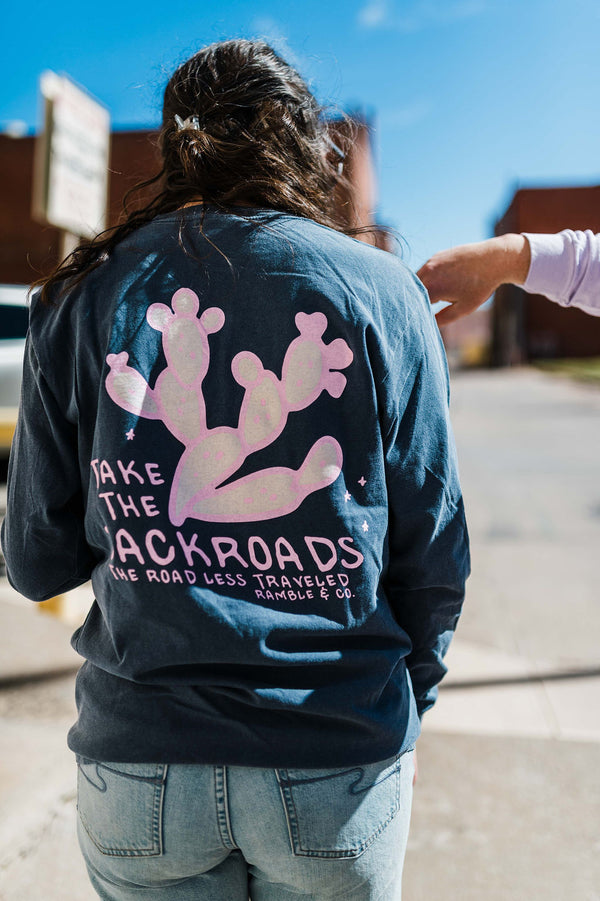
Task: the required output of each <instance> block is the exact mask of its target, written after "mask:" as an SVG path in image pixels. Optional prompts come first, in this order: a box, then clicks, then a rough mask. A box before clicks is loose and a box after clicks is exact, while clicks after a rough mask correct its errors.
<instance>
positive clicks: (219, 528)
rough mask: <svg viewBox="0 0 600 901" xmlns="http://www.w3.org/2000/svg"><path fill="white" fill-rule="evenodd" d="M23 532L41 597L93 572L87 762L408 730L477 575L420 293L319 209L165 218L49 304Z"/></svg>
mask: <svg viewBox="0 0 600 901" xmlns="http://www.w3.org/2000/svg"><path fill="white" fill-rule="evenodd" d="M2 542H3V549H4V554H5V557H6V562H7V569H8V574H9V579H10V581H11V583H12V584H13V585H14V587H15V588H17V590H19V591H21V592H22V593H23V594H25V595H26V596H28V597H30V598H32V599H33V600H43V599H45V598H48V597H50V596H52V595H54V594H56V593H58V592H61V591H65V590H68V589H70V588H73V587H75V586H76V585H79V584H81V583H83V582H84V581H86V580H87V579H89V578H91V580H92V585H93V588H94V593H95V602H94V604H93V606H92V608H91V610H90V612H89V614H88V616H87V619H86V621H85V623H84V624H83V626H82V627H81V628H80V629H78V630H77V632H76V633H75V635H74V636H73V645H74V647H75V648H76V650H77V651H78V652H79V653H80V654H81V655H82V656H83V657H84V658H85V662H84V664H83V666H82V668H81V670H80V672H79V675H78V679H77V703H78V720H77V723H76V724H75V725H74V726H73V728H72V729H71V731H70V733H69V745H70V747H71V748H72V749H73V750H74V751H75V752H77V753H80V754H82V755H83V756H86V757H89V758H92V759H98V760H113V761H164V762H188V763H214V764H217V763H220V764H231V765H234V764H240V765H249V766H309V767H310V766H315V767H320V766H337V765H357V764H360V763H367V762H371V761H375V760H378V759H384V758H386V757H387V756H391V755H392V754H395V753H397V752H399V751H401V750H404V749H406V748H408V747H411V746H412V745H413V744H414V741H415V739H416V737H417V736H418V733H419V721H420V717H421V715H422V714H423V712H424V711H425V710H426V709H427V708H428V707H430V706H431V705H432V704H433V702H434V700H435V695H436V686H437V684H438V682H439V681H440V679H441V678H442V676H443V674H444V672H445V666H444V663H443V659H442V658H443V656H444V653H445V651H446V648H447V646H448V643H449V641H450V638H451V635H452V633H453V630H454V628H455V626H456V622H457V619H458V616H459V613H460V609H461V604H462V601H463V594H464V583H465V579H466V577H467V574H468V568H469V554H468V540H467V534H466V527H465V520H464V512H463V504H462V497H461V491H460V486H459V481H458V473H457V465H456V455H455V449H454V442H453V439H452V434H451V429H450V423H449V418H448V376H447V367H446V361H445V356H444V351H443V348H442V345H441V341H440V337H439V334H438V331H437V327H436V325H435V321H434V319H433V316H432V313H431V310H430V305H429V302H428V299H427V297H426V294H425V292H424V290H423V288H422V286H421V285H420V283H419V282H418V280H417V279H416V278H415V276H414V275H413V274H412V273H411V272H410V271H409V270H408V269H407V268H406V267H405V266H404V265H403V264H402V263H401V262H400V261H399V260H398V259H396V258H394V257H392V256H391V255H390V254H386V253H384V252H383V251H379V250H376V249H375V248H372V247H369V246H367V245H365V244H362V243H360V242H357V241H355V240H353V239H351V238H348V237H346V236H344V235H341V234H339V233H338V232H335V231H332V230H331V229H327V228H325V227H322V226H319V225H317V224H316V223H314V222H312V221H310V220H307V219H302V218H298V217H294V216H289V215H286V214H282V213H277V212H274V211H270V210H261V209H247V210H244V211H243V213H240V214H238V215H234V214H230V213H224V212H222V211H219V210H217V209H214V208H212V207H208V208H207V209H206V210H205V211H203V208H202V207H200V206H198V207H190V208H188V209H186V210H185V211H182V212H180V213H173V214H170V215H163V216H159V217H157V218H156V219H155V220H154V221H153V222H152V223H150V224H149V225H147V226H145V227H143V228H141V229H140V230H138V231H137V232H135V233H134V234H132V235H130V236H129V237H128V238H126V239H125V240H124V241H123V242H121V243H120V244H119V245H118V247H117V248H116V249H115V251H114V252H113V253H112V254H111V256H110V257H109V258H108V259H107V260H105V261H103V262H102V263H101V264H100V265H99V266H98V268H97V269H95V270H94V271H92V272H91V273H89V274H88V275H87V276H86V277H85V278H84V280H83V281H82V282H81V283H80V284H79V285H78V286H72V287H71V288H70V289H69V290H68V291H67V293H66V295H65V296H63V297H62V298H60V299H57V303H56V306H54V307H44V306H43V305H41V304H40V302H39V301H38V300H37V298H35V297H34V299H33V301H32V305H31V311H30V327H29V333H28V337H27V348H26V356H25V366H24V375H23V387H22V399H21V406H20V412H19V419H18V424H17V430H16V435H15V441H14V445H13V449H12V453H11V461H10V472H9V480H8V500H7V515H6V519H5V522H4V525H3V530H2Z"/></svg>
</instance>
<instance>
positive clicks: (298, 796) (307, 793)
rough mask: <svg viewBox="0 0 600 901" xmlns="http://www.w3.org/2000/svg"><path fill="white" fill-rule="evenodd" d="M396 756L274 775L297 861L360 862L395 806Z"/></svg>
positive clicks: (397, 800)
mask: <svg viewBox="0 0 600 901" xmlns="http://www.w3.org/2000/svg"><path fill="white" fill-rule="evenodd" d="M400 767H401V757H400V755H397V756H395V757H391V758H389V759H388V760H383V761H381V762H379V763H370V764H366V765H364V766H356V767H347V768H345V769H336V770H330V769H329V770H313V769H310V770H299V769H287V770H277V771H276V773H277V781H278V782H279V788H280V791H281V797H282V799H283V804H284V808H285V814H286V819H287V825H288V831H289V835H290V842H291V845H292V851H293V853H294V855H295V856H296V857H330V858H341V857H359V856H360V855H361V854H362V853H363V851H365V850H366V849H367V848H368V847H369V845H370V844H371V843H372V842H373V841H375V839H376V838H377V836H378V835H379V834H380V833H381V832H383V830H384V829H385V827H386V826H387V825H388V823H390V822H391V820H392V819H393V817H394V816H395V814H396V813H397V811H398V809H399V807H400Z"/></svg>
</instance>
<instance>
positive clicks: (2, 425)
mask: <svg viewBox="0 0 600 901" xmlns="http://www.w3.org/2000/svg"><path fill="white" fill-rule="evenodd" d="M28 290H29V289H28V287H27V286H26V285H0V454H6V453H7V452H8V450H9V449H10V442H11V440H12V435H13V432H14V428H15V423H16V421H17V409H18V407H19V396H20V393H21V373H22V369H23V352H24V350H25V334H26V332H27V319H28V310H27V292H28Z"/></svg>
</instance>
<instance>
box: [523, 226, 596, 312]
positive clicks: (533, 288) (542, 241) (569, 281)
mask: <svg viewBox="0 0 600 901" xmlns="http://www.w3.org/2000/svg"><path fill="white" fill-rule="evenodd" d="M525 237H526V238H527V240H528V241H529V245H530V247H531V264H530V267H529V273H528V275H527V280H526V282H525V284H524V285H523V286H522V287H523V289H524V290H525V291H528V292H529V293H530V294H543V295H544V296H545V297H548V298H549V299H550V300H554V301H555V302H556V303H559V304H561V306H565V307H568V306H571V307H578V308H579V309H580V310H583V311H584V312H585V313H589V315H590V316H600V235H595V234H594V233H593V232H592V231H590V230H589V229H588V230H587V231H572V230H571V229H565V230H564V231H561V232H559V233H558V234H555V235H539V234H529V233H525Z"/></svg>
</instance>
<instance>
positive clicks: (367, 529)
mask: <svg viewBox="0 0 600 901" xmlns="http://www.w3.org/2000/svg"><path fill="white" fill-rule="evenodd" d="M362 530H363V532H368V531H369V523H368V522H367V520H366V519H365V521H364V522H363V524H362Z"/></svg>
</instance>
